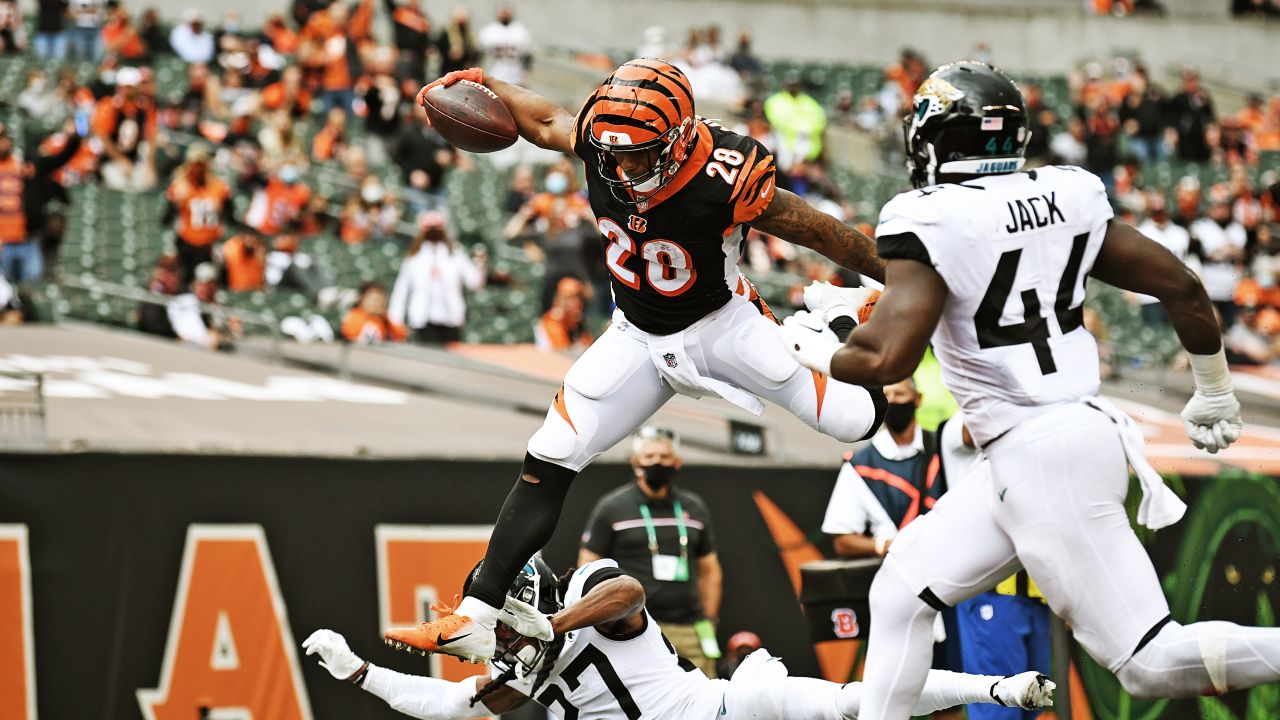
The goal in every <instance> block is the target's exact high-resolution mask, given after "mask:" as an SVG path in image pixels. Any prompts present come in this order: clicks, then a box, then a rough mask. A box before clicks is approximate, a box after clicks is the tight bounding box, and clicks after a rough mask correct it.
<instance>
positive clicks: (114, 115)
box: [93, 67, 157, 191]
mask: <svg viewBox="0 0 1280 720" xmlns="http://www.w3.org/2000/svg"><path fill="white" fill-rule="evenodd" d="M115 81H116V82H115V85H116V91H115V93H114V94H113V95H110V96H108V97H104V98H102V99H101V100H99V101H98V104H97V106H96V107H95V108H94V112H93V135H94V138H95V139H96V140H97V142H98V143H100V144H101V146H102V154H103V156H104V162H103V163H102V166H101V167H100V172H101V173H102V183H103V184H104V185H106V186H107V187H108V188H111V189H113V190H132V191H141V190H148V189H150V188H153V187H155V184H156V171H155V164H154V163H155V157H154V155H153V147H152V143H151V141H152V140H153V139H154V138H155V134H156V122H157V118H156V110H155V105H154V104H153V103H152V102H151V100H150V99H149V98H148V97H146V96H145V95H143V94H142V92H141V90H140V88H139V85H140V84H141V82H142V72H141V71H140V70H138V69H137V68H131V67H124V68H120V70H119V71H118V72H116V74H115Z"/></svg>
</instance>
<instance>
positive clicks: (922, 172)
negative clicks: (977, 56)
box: [902, 60, 1031, 188]
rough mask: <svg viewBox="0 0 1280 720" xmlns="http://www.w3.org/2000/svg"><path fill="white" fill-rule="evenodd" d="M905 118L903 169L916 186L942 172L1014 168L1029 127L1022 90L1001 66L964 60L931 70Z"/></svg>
mask: <svg viewBox="0 0 1280 720" xmlns="http://www.w3.org/2000/svg"><path fill="white" fill-rule="evenodd" d="M911 110H912V112H911V114H910V115H909V116H907V117H906V118H905V119H904V120H903V128H902V129H903V137H904V140H905V141H906V146H907V169H908V170H910V171H911V184H912V185H913V186H915V187H917V188H920V187H925V186H926V185H934V184H936V183H938V182H941V180H940V178H941V177H942V176H944V175H949V176H972V175H995V174H1000V173H1011V172H1016V171H1017V170H1019V169H1021V168H1022V164H1023V163H1024V162H1026V159H1025V158H1024V157H1023V153H1024V152H1026V149H1027V141H1028V140H1029V139H1030V138H1031V132H1030V130H1028V129H1027V106H1026V103H1025V102H1024V101H1023V99H1022V90H1021V89H1020V88H1019V87H1018V84H1017V83H1015V82H1014V81H1013V80H1012V79H1011V78H1010V77H1009V76H1008V75H1005V74H1004V72H1003V71H1001V70H999V69H997V68H994V67H992V66H990V65H988V64H986V63H984V62H977V61H973V60H963V61H960V62H954V63H951V64H949V65H943V66H942V67H940V68H938V69H937V70H934V71H933V74H931V75H930V76H929V77H928V78H927V79H926V80H925V81H924V82H923V83H921V84H920V89H918V90H916V96H915V100H914V101H913V102H912V106H911Z"/></svg>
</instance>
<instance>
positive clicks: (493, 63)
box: [479, 5, 533, 85]
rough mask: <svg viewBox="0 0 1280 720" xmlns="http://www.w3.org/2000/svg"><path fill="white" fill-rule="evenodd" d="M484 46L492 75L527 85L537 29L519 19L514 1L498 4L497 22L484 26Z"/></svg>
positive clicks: (495, 19) (482, 47)
mask: <svg viewBox="0 0 1280 720" xmlns="http://www.w3.org/2000/svg"><path fill="white" fill-rule="evenodd" d="M479 40H480V47H481V49H483V50H484V54H485V68H486V72H488V73H489V75H490V76H492V77H495V78H498V79H499V80H503V81H506V82H509V83H511V84H512V85H524V84H525V81H526V80H527V79H528V73H529V64H530V62H531V61H532V59H533V33H531V32H529V28H527V27H525V26H524V23H522V22H520V21H519V20H516V19H515V17H514V15H513V13H512V10H511V6H510V5H500V6H498V12H497V14H496V15H495V16H494V19H493V22H491V23H489V24H488V25H485V26H484V27H482V28H480V37H479Z"/></svg>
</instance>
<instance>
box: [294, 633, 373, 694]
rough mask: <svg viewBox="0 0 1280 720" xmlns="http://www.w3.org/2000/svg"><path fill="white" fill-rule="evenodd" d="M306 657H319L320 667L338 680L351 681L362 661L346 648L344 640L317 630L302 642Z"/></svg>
mask: <svg viewBox="0 0 1280 720" xmlns="http://www.w3.org/2000/svg"><path fill="white" fill-rule="evenodd" d="M302 649H303V650H306V651H307V654H308V655H319V656H320V667H322V668H324V669H325V670H328V671H329V674H330V675H332V676H334V677H335V678H337V679H339V680H348V681H349V680H352V679H354V678H355V676H356V673H358V672H360V668H362V667H364V661H363V660H361V659H360V657H359V656H358V655H356V654H355V653H353V652H351V648H349V647H347V640H346V638H344V637H342V636H341V635H339V634H338V633H336V632H334V631H332V630H317V631H315V632H313V633H311V637H309V638H307V639H306V640H303V641H302Z"/></svg>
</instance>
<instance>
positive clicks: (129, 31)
mask: <svg viewBox="0 0 1280 720" xmlns="http://www.w3.org/2000/svg"><path fill="white" fill-rule="evenodd" d="M102 44H103V47H104V48H105V49H106V51H107V52H109V53H111V54H113V55H115V56H117V57H119V58H120V59H121V60H122V61H124V62H126V63H131V64H134V63H143V62H145V60H146V58H147V45H146V43H144V42H143V41H142V36H141V35H140V34H139V33H138V29H137V28H136V27H134V24H133V19H132V18H131V17H129V11H128V10H126V9H125V7H124V6H123V5H118V4H115V3H108V13H107V22H106V24H104V25H103V26H102Z"/></svg>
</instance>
